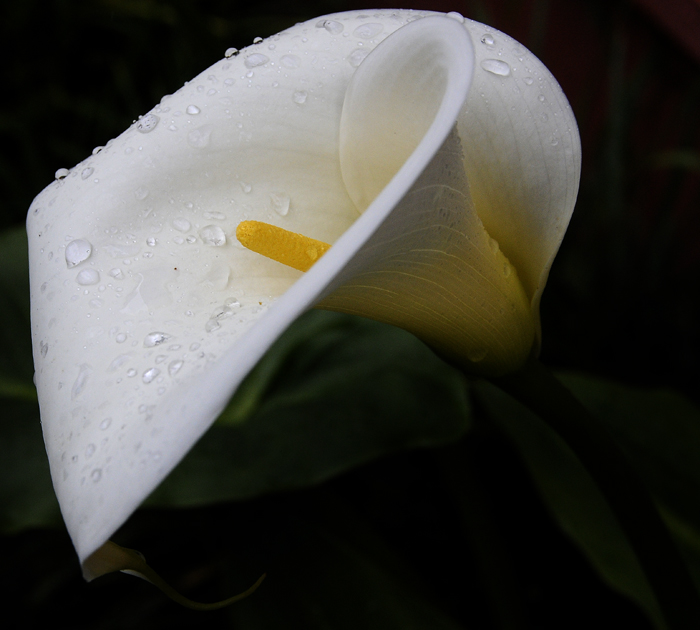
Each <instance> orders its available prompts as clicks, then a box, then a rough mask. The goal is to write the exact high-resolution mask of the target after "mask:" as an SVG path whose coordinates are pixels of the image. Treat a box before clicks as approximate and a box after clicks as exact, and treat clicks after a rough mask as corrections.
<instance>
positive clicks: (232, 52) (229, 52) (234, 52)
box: [224, 48, 238, 59]
mask: <svg viewBox="0 0 700 630" xmlns="http://www.w3.org/2000/svg"><path fill="white" fill-rule="evenodd" d="M237 54H238V48H227V49H226V52H225V53H224V57H226V59H231V57H235V56H236V55H237Z"/></svg>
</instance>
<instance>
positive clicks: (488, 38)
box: [481, 33, 496, 46]
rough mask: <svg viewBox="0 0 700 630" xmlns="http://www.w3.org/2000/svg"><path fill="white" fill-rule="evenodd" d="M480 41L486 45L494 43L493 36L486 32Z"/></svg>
mask: <svg viewBox="0 0 700 630" xmlns="http://www.w3.org/2000/svg"><path fill="white" fill-rule="evenodd" d="M481 43H482V44H485V45H486V46H493V45H494V44H495V43H496V40H495V39H494V38H493V35H489V34H488V33H486V35H483V36H482V38H481Z"/></svg>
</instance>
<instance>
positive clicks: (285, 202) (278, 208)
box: [270, 193, 291, 217]
mask: <svg viewBox="0 0 700 630" xmlns="http://www.w3.org/2000/svg"><path fill="white" fill-rule="evenodd" d="M290 202H291V199H290V198H289V195H286V194H285V193H271V194H270V205H271V206H272V209H273V210H274V211H275V212H276V213H277V214H279V215H280V216H282V217H286V216H287V214H288V213H289V204H290Z"/></svg>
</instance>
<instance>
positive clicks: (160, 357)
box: [156, 354, 168, 365]
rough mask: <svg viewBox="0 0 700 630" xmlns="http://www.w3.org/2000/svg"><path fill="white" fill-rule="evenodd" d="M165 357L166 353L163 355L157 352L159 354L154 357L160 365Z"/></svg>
mask: <svg viewBox="0 0 700 630" xmlns="http://www.w3.org/2000/svg"><path fill="white" fill-rule="evenodd" d="M167 358H168V357H167V356H166V355H164V354H159V355H158V356H157V357H156V365H160V364H161V363H163V361H165V360H166V359H167Z"/></svg>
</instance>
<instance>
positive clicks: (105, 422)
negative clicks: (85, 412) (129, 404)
mask: <svg viewBox="0 0 700 630" xmlns="http://www.w3.org/2000/svg"><path fill="white" fill-rule="evenodd" d="M110 424H112V418H105V419H104V420H103V421H102V422H100V429H102V430H103V431H106V430H107V429H109V425H110Z"/></svg>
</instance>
